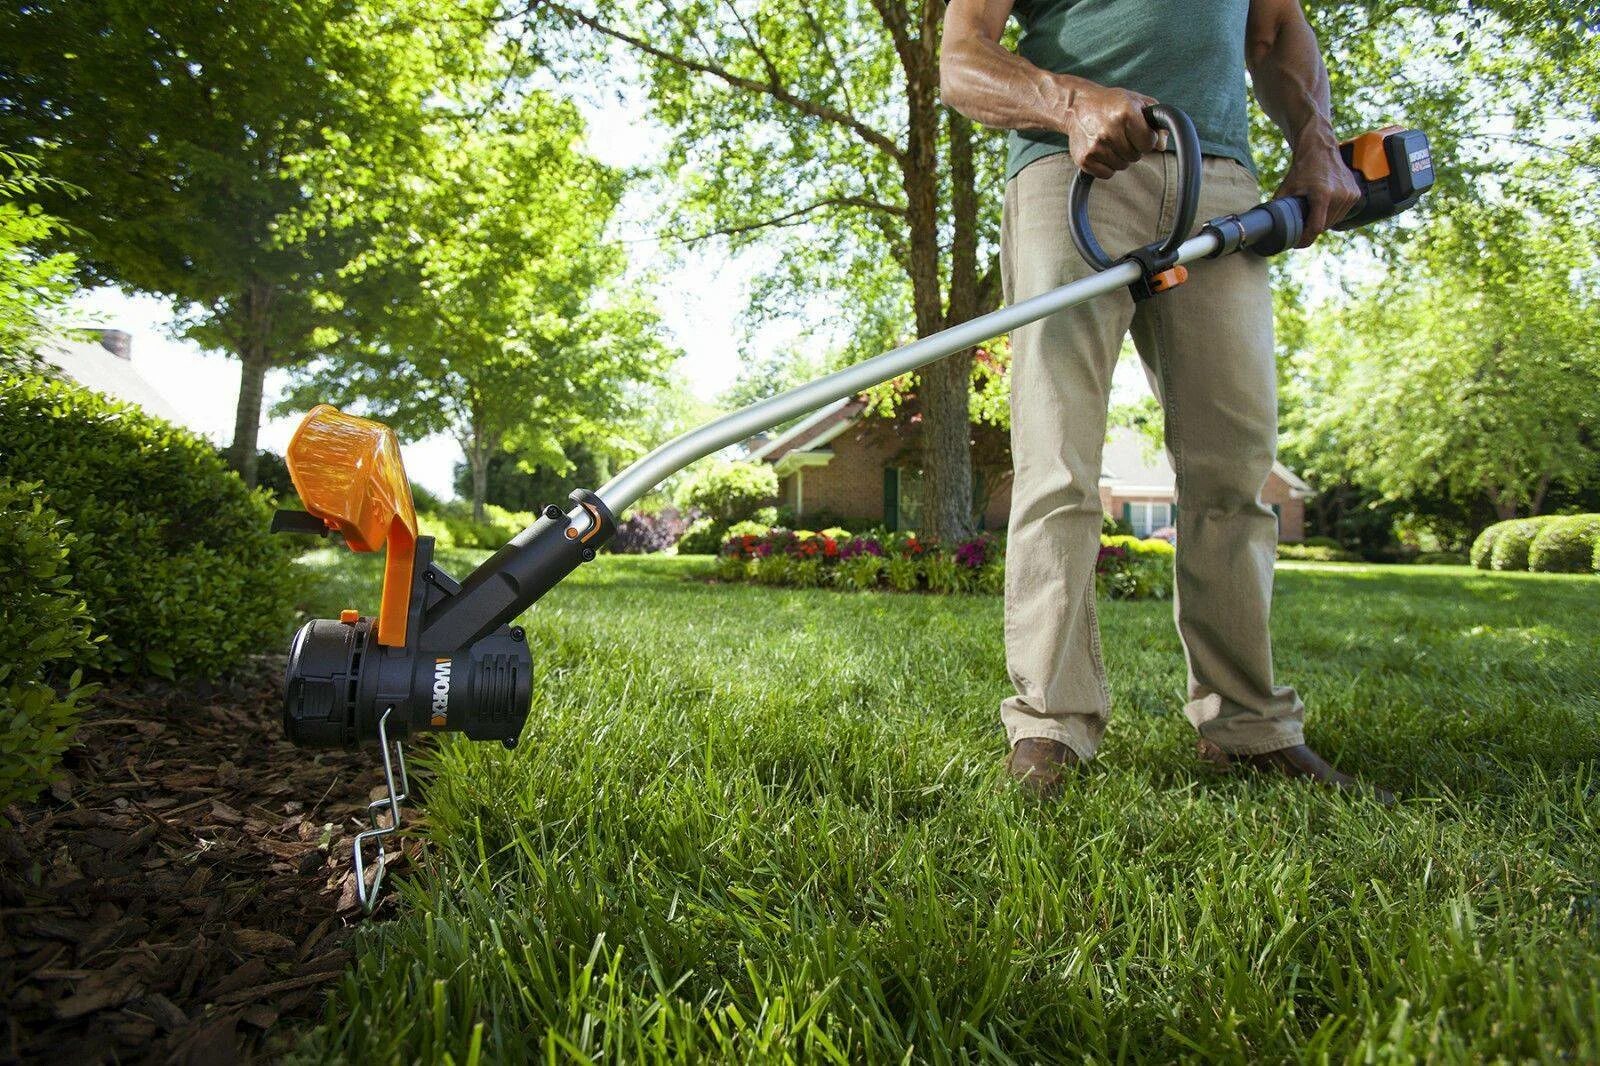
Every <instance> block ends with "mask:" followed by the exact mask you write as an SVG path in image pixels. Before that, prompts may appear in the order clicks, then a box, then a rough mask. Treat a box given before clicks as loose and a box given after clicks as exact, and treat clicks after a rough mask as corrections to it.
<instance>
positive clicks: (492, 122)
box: [283, 92, 672, 520]
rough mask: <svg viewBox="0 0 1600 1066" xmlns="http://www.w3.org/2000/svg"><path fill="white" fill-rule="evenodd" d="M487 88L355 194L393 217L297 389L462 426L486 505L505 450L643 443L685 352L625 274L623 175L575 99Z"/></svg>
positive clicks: (474, 494) (540, 454)
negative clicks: (419, 150)
mask: <svg viewBox="0 0 1600 1066" xmlns="http://www.w3.org/2000/svg"><path fill="white" fill-rule="evenodd" d="M481 104H482V101H478V100H468V101H465V102H464V106H463V108H462V110H463V111H465V112H467V113H471V114H473V115H474V116H475V117H474V121H473V122H472V123H470V124H468V123H457V122H446V123H441V124H439V125H438V127H437V128H436V129H435V130H434V132H433V145H432V148H431V150H430V152H429V155H428V157H427V159H426V160H425V162H424V164H423V165H422V166H421V167H420V168H419V169H417V170H416V171H414V172H412V173H409V174H406V175H403V176H397V178H398V180H397V181H396V182H395V183H394V184H393V186H392V187H391V188H390V189H388V190H387V191H385V192H382V193H379V192H377V191H374V193H373V195H371V196H369V197H368V198H365V199H364V200H362V201H360V202H358V203H353V204H351V205H348V206H349V209H350V210H352V211H358V212H369V213H376V214H379V215H381V216H382V217H384V218H385V219H386V220H387V225H386V226H385V227H384V230H383V234H382V235H381V236H380V237H379V238H378V239H377V240H376V241H375V242H374V246H373V249H372V251H371V253H370V254H369V255H368V256H366V257H365V258H364V259H363V260H362V261H361V262H360V263H359V264H358V265H356V266H355V267H353V268H352V269H351V271H350V272H349V273H350V275H351V276H350V277H349V278H347V279H346V284H345V296H344V298H343V300H342V302H341V304H340V307H339V320H340V322H341V324H342V326H343V328H344V329H345V336H344V337H343V339H342V340H341V341H340V342H339V343H338V344H337V345H336V346H335V347H334V348H333V349H332V350H331V351H330V353H329V355H328V356H327V357H326V358H324V359H322V360H319V361H318V362H317V363H316V364H314V365H313V366H311V367H309V368H307V369H306V370H305V371H303V372H302V373H300V374H299V380H298V383H297V385H296V387H295V388H294V390H293V391H292V392H291V393H290V395H289V397H288V398H287V400H286V401H285V402H284V404H283V406H288V407H294V406H304V405H308V404H310V403H313V402H318V401H323V400H331V401H334V402H338V403H342V404H345V405H349V406H355V407H360V408H363V409H365V410H368V411H370V412H372V413H374V414H376V415H378V416H380V417H382V418H383V419H385V420H386V421H388V422H389V423H390V424H391V425H393V426H394V427H395V428H396V429H397V430H399V431H401V432H402V433H406V434H408V435H412V436H421V435H426V434H428V433H433V432H439V431H444V432H449V433H450V434H452V435H453V436H454V437H455V438H456V440H457V441H458V442H459V443H460V444H461V448H462V450H463V452H465V454H466V462H467V467H468V470H469V472H470V486H471V499H472V505H473V515H474V517H475V518H477V519H479V520H482V517H483V505H484V502H485V498H486V495H487V492H488V479H489V469H490V462H491V460H492V459H493V458H494V457H495V456H497V455H499V454H501V453H503V452H508V451H509V452H511V453H512V454H513V455H515V456H516V457H517V458H518V459H520V460H521V461H522V463H523V464H524V465H525V466H526V467H527V468H529V469H532V468H535V467H546V468H554V469H556V470H558V471H560V470H565V469H568V468H570V466H571V462H570V460H569V459H568V456H567V454H566V451H565V448H566V447H567V446H569V445H570V444H572V443H573V442H584V443H586V444H587V445H588V447H589V448H590V450H591V451H594V452H597V453H600V454H605V455H612V454H616V453H618V452H624V453H625V452H628V451H629V450H636V449H637V447H638V444H637V442H636V441H634V440H631V439H629V436H628V433H629V430H630V428H631V427H636V426H638V425H640V424H641V423H643V422H644V421H645V420H646V419H645V417H644V415H642V414H641V410H642V409H644V408H647V407H648V406H649V405H650V403H651V396H650V391H649V389H650V386H651V384H652V383H653V382H655V381H658V380H659V379H660V377H661V374H662V371H663V369H664V367H665V364H666V363H667V362H668V361H669V360H670V357H671V354H672V353H670V352H668V351H667V350H666V349H664V348H663V347H662V346H661V344H660V343H659V342H658V341H657V339H656V337H655V326H656V316H655V313H654V310H653V308H651V307H650V306H649V304H648V303H647V301H645V299H644V298H643V296H642V295H641V294H640V293H639V292H638V291H637V290H636V289H634V288H631V287H629V286H627V285H625V284H623V283H622V281H621V275H622V270H623V267H624V266H625V263H624V260H623V257H622V253H621V250H620V248H619V246H618V245H617V244H615V243H614V242H610V241H608V240H607V239H606V228H607V225H608V224H609V221H610V219H611V216H612V214H613V212H614V211H615V208H616V205H617V201H618V199H619V198H620V197H621V195H622V189H623V181H622V175H621V174H620V173H618V172H617V171H615V170H612V169H611V168H608V167H606V166H604V165H602V164H601V163H599V162H597V161H595V160H594V159H592V158H589V157H588V156H585V155H583V154H582V153H581V152H579V151H578V150H577V148H576V145H577V144H578V143H579V142H580V141H581V139H582V133H583V128H582V124H581V122H580V120H579V118H578V115H577V113H576V111H575V110H574V109H573V108H572V107H571V105H569V104H565V103H560V102H557V101H555V100H554V99H553V98H551V97H549V96H548V95H546V94H543V93H537V92H529V93H525V94H522V95H519V96H518V97H516V98H515V99H510V100H501V101H500V103H499V104H498V105H496V106H493V107H486V106H481ZM546 502H556V501H546Z"/></svg>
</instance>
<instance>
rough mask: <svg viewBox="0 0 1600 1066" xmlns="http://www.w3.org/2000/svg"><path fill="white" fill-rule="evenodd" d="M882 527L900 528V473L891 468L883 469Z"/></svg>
mask: <svg viewBox="0 0 1600 1066" xmlns="http://www.w3.org/2000/svg"><path fill="white" fill-rule="evenodd" d="M883 527H884V528H885V529H899V528H900V471H899V470H897V469H895V468H894V467H892V466H886V467H884V468H883Z"/></svg>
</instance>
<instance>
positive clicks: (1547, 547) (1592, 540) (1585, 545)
mask: <svg viewBox="0 0 1600 1066" xmlns="http://www.w3.org/2000/svg"><path fill="white" fill-rule="evenodd" d="M1597 548H1600V514H1578V515H1568V516H1567V517H1565V518H1557V519H1555V520H1554V521H1551V522H1547V523H1545V525H1544V527H1543V528H1541V529H1540V530H1539V533H1538V535H1537V536H1535V537H1534V538H1533V544H1532V545H1530V546H1529V548H1528V569H1529V570H1535V571H1538V572H1540V573H1545V574H1587V573H1589V572H1591V571H1592V570H1593V569H1594V557H1595V550H1596V549H1597Z"/></svg>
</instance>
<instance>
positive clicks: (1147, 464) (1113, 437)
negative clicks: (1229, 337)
mask: <svg viewBox="0 0 1600 1066" xmlns="http://www.w3.org/2000/svg"><path fill="white" fill-rule="evenodd" d="M865 408H866V404H864V403H863V402H861V401H860V400H858V399H853V398H846V399H843V400H837V401H835V402H833V403H831V404H829V405H828V406H826V407H823V408H821V409H819V410H818V411H816V412H815V413H814V414H811V415H809V416H807V417H806V418H804V419H801V420H800V421H799V422H796V423H795V424H794V425H793V426H791V427H789V428H788V429H787V430H785V431H784V432H783V433H780V434H778V435H777V436H775V437H773V438H771V439H769V440H766V441H764V442H761V443H760V444H758V445H757V446H756V447H755V449H754V450H753V451H752V452H751V453H750V458H751V459H759V460H765V461H766V462H769V463H772V464H773V465H774V466H777V465H779V464H780V463H781V464H783V465H784V466H786V467H794V466H797V465H800V455H801V453H817V456H818V458H819V459H821V458H822V456H823V455H828V456H831V454H832V453H831V452H826V451H825V446H826V445H827V444H828V442H830V441H832V440H833V439H834V438H835V437H837V436H838V435H839V434H840V433H843V432H844V431H845V430H847V429H849V428H850V427H851V426H852V425H854V424H855V423H856V422H858V421H860V419H861V412H862V411H863V410H864V409H865ZM786 459H787V460H788V461H787V462H785V460H786ZM824 461H825V460H824ZM781 472H782V471H780V473H781ZM1272 472H1273V473H1274V474H1276V475H1277V476H1278V477H1279V478H1281V479H1282V480H1283V482H1284V483H1285V484H1286V485H1288V486H1289V489H1290V492H1291V493H1293V495H1295V496H1309V495H1311V493H1312V488H1311V486H1310V485H1307V484H1306V483H1305V482H1304V481H1303V480H1301V478H1300V476H1299V475H1298V474H1296V473H1295V472H1294V471H1292V470H1290V469H1289V468H1288V467H1286V466H1284V465H1283V464H1282V463H1280V462H1276V461H1275V462H1274V463H1273V464H1272ZM1100 484H1101V485H1104V486H1105V487H1106V488H1108V489H1110V490H1111V491H1112V492H1114V493H1117V494H1119V495H1126V494H1129V493H1146V494H1149V495H1153V496H1161V495H1171V494H1172V493H1174V492H1176V491H1177V478H1176V476H1175V475H1174V474H1173V472H1172V464H1171V463H1169V462H1168V461H1167V453H1166V449H1164V448H1158V447H1155V446H1153V445H1152V444H1151V443H1150V442H1149V441H1148V440H1147V439H1146V438H1145V437H1144V436H1143V435H1142V434H1140V433H1139V432H1138V431H1136V430H1133V429H1129V428H1127V427H1125V426H1117V427H1115V428H1113V429H1112V430H1111V432H1110V433H1109V434H1108V435H1107V436H1106V445H1105V451H1104V452H1103V453H1102V456H1101V463H1100Z"/></svg>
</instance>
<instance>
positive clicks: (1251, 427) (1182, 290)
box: [1096, 158, 1305, 755]
mask: <svg viewBox="0 0 1600 1066" xmlns="http://www.w3.org/2000/svg"><path fill="white" fill-rule="evenodd" d="M1167 165H1168V166H1169V167H1171V165H1172V163H1171V161H1170V160H1168V161H1167ZM1201 189H1202V192H1201V205H1200V213H1199V217H1200V218H1201V219H1207V218H1214V217H1216V216H1217V215H1222V214H1229V213H1234V212H1240V211H1244V210H1246V209H1248V208H1249V207H1251V206H1253V205H1254V204H1255V203H1257V202H1258V201H1259V199H1260V190H1259V188H1258V186H1257V184H1256V180H1255V178H1254V176H1253V175H1251V174H1250V173H1249V171H1247V170H1246V169H1245V168H1244V167H1242V166H1240V165H1239V164H1238V163H1235V162H1233V161H1232V160H1228V159H1218V158H1207V159H1206V160H1205V178H1204V182H1203V184H1202V186H1201ZM1096 191H1097V192H1098V190H1096ZM1133 334H1134V339H1135V341H1136V342H1137V344H1138V347H1139V352H1140V355H1141V356H1142V358H1143V359H1144V361H1145V366H1146V370H1147V372H1148V373H1149V375H1150V378H1151V382H1152V385H1153V386H1154V387H1155V389H1156V392H1157V395H1158V396H1159V397H1160V398H1161V401H1162V405H1163V407H1164V409H1165V413H1166V433H1167V451H1168V455H1169V458H1170V459H1171V461H1172V466H1173V469H1174V471H1175V472H1176V474H1177V485H1178V496H1177V500H1178V516H1177V530H1178V557H1177V587H1176V596H1175V601H1176V603H1175V613H1176V616H1177V623H1178V632H1179V635H1180V636H1181V637H1182V640H1183V648H1184V654H1185V657H1186V658H1187V660H1188V667H1189V686H1188V688H1189V694H1188V698H1189V702H1188V705H1187V707H1186V708H1185V712H1186V713H1187V714H1188V716H1189V720H1190V721H1192V722H1193V723H1194V724H1195V726H1196V728H1198V729H1199V731H1200V736H1201V738H1202V739H1203V740H1205V741H1210V742H1211V743H1212V744H1214V745H1216V746H1217V747H1218V748H1220V749H1221V750H1222V751H1223V752H1226V753H1229V754H1232V755H1257V754H1260V753H1264V752H1270V751H1277V750H1280V749H1284V748H1290V747H1293V746H1295V745H1298V744H1302V743H1303V742H1304V741H1303V735H1302V731H1301V721H1302V719H1303V717H1304V713H1305V710H1304V707H1303V706H1302V705H1301V703H1300V699H1299V697H1297V696H1296V695H1295V692H1294V690H1293V689H1292V688H1287V687H1284V686H1280V685H1275V684H1274V683H1273V677H1272V638H1271V635H1270V632H1269V627H1268V623H1269V618H1270V615H1271V608H1272V567H1273V560H1274V557H1275V555H1276V547H1277V542H1278V523H1277V519H1276V517H1275V516H1274V515H1273V513H1272V510H1271V509H1270V508H1269V507H1267V506H1266V505H1264V504H1263V503H1262V502H1261V490H1262V488H1263V487H1264V486H1265V484H1266V481H1267V477H1268V475H1269V474H1270V473H1271V472H1272V465H1273V460H1274V458H1275V457H1276V451H1277V436H1278V410H1277V376H1276V368H1275V365H1274V353H1273V341H1272V293H1271V290H1270V287H1269V285H1268V277H1267V264H1266V262H1265V261H1264V260H1262V259H1260V258H1258V257H1256V256H1253V255H1249V254H1238V255H1232V256H1227V257H1224V258H1222V259H1216V260H1207V261H1202V262H1200V263H1197V264H1194V265H1192V266H1190V268H1189V281H1188V282H1187V283H1186V284H1184V285H1181V286H1179V287H1178V288H1176V289H1174V290H1172V291H1170V292H1167V293H1164V294H1163V295H1161V296H1158V297H1156V298H1155V299H1152V300H1149V301H1146V302H1144V303H1142V304H1140V305H1139V308H1138V311H1137V313H1136V315H1135V317H1134V324H1133Z"/></svg>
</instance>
